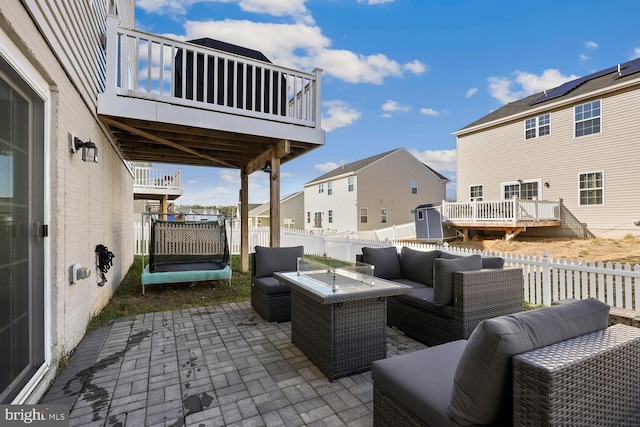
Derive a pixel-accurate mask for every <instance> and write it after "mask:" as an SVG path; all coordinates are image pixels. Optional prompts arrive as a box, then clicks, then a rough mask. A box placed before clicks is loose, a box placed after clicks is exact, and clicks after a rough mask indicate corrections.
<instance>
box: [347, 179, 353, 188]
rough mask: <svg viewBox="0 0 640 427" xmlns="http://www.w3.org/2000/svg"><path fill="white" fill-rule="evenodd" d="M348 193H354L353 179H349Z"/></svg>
mask: <svg viewBox="0 0 640 427" xmlns="http://www.w3.org/2000/svg"><path fill="white" fill-rule="evenodd" d="M347 191H353V177H352V176H350V177H349V178H347Z"/></svg>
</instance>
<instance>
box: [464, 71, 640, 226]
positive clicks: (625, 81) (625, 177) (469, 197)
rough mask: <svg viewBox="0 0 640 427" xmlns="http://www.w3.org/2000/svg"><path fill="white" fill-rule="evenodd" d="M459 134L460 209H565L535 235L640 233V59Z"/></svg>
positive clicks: (515, 105)
mask: <svg viewBox="0 0 640 427" xmlns="http://www.w3.org/2000/svg"><path fill="white" fill-rule="evenodd" d="M454 135H455V136H456V137H457V156H458V168H457V181H458V182H457V198H458V201H459V202H460V201H473V200H475V201H478V202H487V201H491V200H496V201H499V200H509V199H512V198H514V196H515V197H518V198H519V199H521V200H527V199H529V200H538V201H558V202H559V205H558V206H559V211H560V220H561V221H560V224H559V225H556V226H553V227H539V228H528V229H526V231H524V233H525V234H527V235H539V236H568V237H574V236H579V237H591V236H597V237H609V238H618V237H623V236H626V235H634V236H639V235H640V228H639V227H638V226H636V225H635V224H636V223H638V224H640V221H639V220H640V198H639V197H638V189H637V187H638V184H637V180H638V163H639V160H640V153H639V151H638V147H639V146H640V58H639V59H634V60H631V61H628V62H624V63H621V64H615V65H613V66H611V67H609V68H607V69H605V70H601V71H598V72H595V73H593V74H590V75H588V76H585V77H581V78H578V79H576V80H572V81H569V82H567V83H564V84H562V85H560V86H558V87H556V88H552V89H550V90H546V91H544V92H541V93H537V94H535V95H531V96H529V97H527V98H524V99H521V100H518V101H515V102H512V103H510V104H507V105H505V106H503V107H502V108H499V109H497V110H495V111H493V112H492V113H490V114H488V115H486V116H484V117H482V118H480V119H478V120H477V121H475V122H473V123H471V124H469V125H467V126H465V127H464V128H462V129H460V130H459V131H457V132H454ZM530 213H531V212H530Z"/></svg>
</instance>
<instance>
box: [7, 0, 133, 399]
mask: <svg viewBox="0 0 640 427" xmlns="http://www.w3.org/2000/svg"><path fill="white" fill-rule="evenodd" d="M90 3H92V4H93V8H92V6H91V5H90ZM105 3H106V2H102V1H101V2H97V1H96V2H75V1H74V2H53V1H50V2H45V1H39V2H36V1H25V2H24V4H25V5H26V6H27V8H28V11H27V9H25V6H24V5H23V2H20V1H19V0H3V1H2V2H0V33H1V34H0V35H1V36H2V39H3V40H5V39H6V40H9V41H10V43H11V46H9V47H10V48H11V49H8V50H9V51H15V52H19V53H16V54H15V55H14V56H15V57H14V58H2V60H6V61H7V62H9V63H10V64H12V63H14V62H15V63H17V64H19V65H18V67H20V64H25V66H24V67H23V68H24V70H23V69H18V70H17V71H18V73H19V74H21V75H25V73H27V74H28V73H32V74H37V75H35V76H33V79H34V80H38V81H43V82H45V84H46V85H48V89H49V91H50V93H51V97H50V99H48V100H46V102H45V117H46V119H45V126H46V131H45V135H46V136H45V138H46V137H47V135H48V138H47V141H46V142H45V149H46V148H47V147H48V151H46V152H45V162H46V163H47V166H46V171H48V175H47V176H46V177H45V182H46V183H47V184H48V187H49V190H48V198H47V199H46V200H45V211H46V212H48V215H47V216H48V217H49V237H48V238H47V239H48V240H49V242H48V245H47V246H48V247H49V248H50V250H49V252H48V253H46V254H45V258H46V261H45V262H46V263H47V264H48V265H49V266H50V267H49V270H48V271H49V275H48V276H47V277H46V278H45V280H46V282H47V283H46V284H45V289H46V290H47V291H48V295H47V296H46V297H45V304H47V307H46V308H45V312H47V313H48V314H47V316H46V320H45V323H46V325H47V327H48V330H49V332H50V333H49V336H48V337H47V342H48V344H49V346H50V348H49V349H48V353H49V354H50V359H49V360H48V362H49V364H50V366H51V367H50V369H49V371H48V373H47V374H46V375H45V377H44V378H43V380H42V381H41V382H40V384H39V385H38V386H37V387H36V389H35V390H34V392H33V393H32V394H31V396H30V397H29V398H28V399H27V401H28V402H32V403H33V402H36V401H37V400H38V399H39V396H40V395H41V394H42V393H43V392H44V391H45V390H46V387H47V385H48V381H47V379H50V378H51V377H52V376H53V375H54V374H55V367H56V364H57V361H58V358H59V357H61V356H63V355H66V354H68V353H69V352H70V351H72V350H73V349H74V348H75V347H76V346H77V345H78V343H79V342H80V340H81V339H82V337H83V336H84V334H85V331H86V327H87V324H88V322H89V320H90V319H91V317H92V316H94V315H95V314H97V313H98V312H99V311H100V310H101V309H102V307H104V305H105V304H107V302H108V301H109V298H110V297H111V295H112V294H113V292H114V290H115V288H116V287H117V286H118V284H119V283H120V281H121V280H122V278H123V277H124V275H125V274H126V273H127V270H128V268H129V266H130V265H131V264H132V262H133V227H132V226H131V215H132V214H133V203H132V200H133V196H132V186H133V177H132V175H131V173H130V171H129V170H128V168H127V167H126V166H125V164H124V162H123V161H122V159H121V157H120V156H119V154H118V153H117V152H116V151H115V150H114V148H113V146H112V144H111V141H110V139H109V137H108V135H107V133H106V131H105V129H104V127H103V126H102V125H101V124H100V122H99V121H98V119H97V117H96V115H95V111H96V109H95V102H88V100H91V99H94V98H95V96H96V90H97V82H98V81H99V80H100V77H99V72H98V69H99V67H96V65H95V62H97V60H96V59H94V60H92V58H91V55H94V56H95V55H96V51H97V50H98V49H97V46H93V45H92V46H89V45H86V46H84V45H82V44H83V43H85V42H83V41H80V39H85V38H89V39H91V40H93V41H95V39H96V37H97V36H96V34H97V33H98V29H99V28H101V27H102V26H103V25H104V23H103V18H104V15H105V11H104V10H103V9H100V7H103V8H104V7H106V6H105ZM130 3H131V4H132V3H133V2H130ZM59 8H65V13H72V15H71V17H68V16H66V15H65V16H64V18H63V20H62V21H60V20H59V18H60V17H61V15H62V14H63V11H62V10H58V9H59ZM98 10H101V13H96V11H98ZM30 13H31V14H32V15H30ZM44 16H47V18H46V19H45V20H44V21H37V22H34V20H33V19H44V18H43V17H44ZM55 25H59V26H61V28H58V29H56V30H55V31H54V30H52V28H53V26H55ZM61 33H64V34H65V37H64V38H63V39H58V40H56V41H52V40H47V39H48V38H49V36H52V37H56V34H58V35H59V34H61ZM81 34H83V36H82V37H81V36H80V35H81ZM72 39H73V40H74V41H73V43H71V40H72ZM76 43H80V45H77V44H76ZM91 43H92V42H91ZM91 43H90V44H91ZM52 49H55V50H52ZM77 49H80V50H83V51H85V52H83V53H82V55H84V56H83V58H84V59H82V60H80V59H77V58H76V59H71V57H70V56H69V55H71V56H73V55H72V54H70V53H69V52H75V51H76V50H77ZM90 51H91V52H90ZM58 58H61V59H60V61H59V60H58ZM65 58H66V59H65ZM71 63H73V65H70V64H71ZM89 64H92V65H89ZM68 66H71V67H72V68H71V69H69V68H67V67H68ZM87 68H88V69H87ZM25 70H26V71H25ZM25 77H27V78H28V77H29V76H28V75H26V76H25ZM27 83H29V82H28V81H27ZM70 132H72V133H74V134H75V135H77V136H78V137H79V138H80V139H82V140H84V141H88V140H91V141H93V142H95V143H96V145H97V146H98V149H99V160H98V163H89V162H83V161H82V158H81V153H77V154H72V153H70V152H69V133H70ZM98 244H103V245H105V246H107V247H108V248H109V250H110V251H112V252H113V253H114V254H115V258H114V260H113V267H112V268H111V269H110V270H109V272H108V273H107V279H108V281H107V283H106V285H105V286H103V287H99V286H98V282H99V281H100V278H99V275H98V272H97V270H96V255H95V248H96V245H98ZM76 263H79V264H81V265H82V266H86V267H89V268H90V270H91V276H90V277H89V278H87V279H85V280H81V281H79V282H78V283H76V284H73V285H71V284H70V267H71V265H73V264H76Z"/></svg>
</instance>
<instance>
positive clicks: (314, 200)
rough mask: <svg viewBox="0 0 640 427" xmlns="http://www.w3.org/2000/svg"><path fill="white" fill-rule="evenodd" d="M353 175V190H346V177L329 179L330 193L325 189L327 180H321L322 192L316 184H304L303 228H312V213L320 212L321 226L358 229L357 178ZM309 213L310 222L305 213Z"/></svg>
mask: <svg viewBox="0 0 640 427" xmlns="http://www.w3.org/2000/svg"><path fill="white" fill-rule="evenodd" d="M351 176H353V178H354V179H353V181H354V190H353V191H349V190H348V178H347V177H343V178H338V179H333V180H330V181H331V182H332V184H331V185H332V189H331V192H332V194H331V195H329V194H328V191H327V182H328V181H327V182H323V188H324V192H323V193H319V192H318V184H313V185H309V186H305V188H304V211H305V214H304V215H305V217H304V229H305V230H311V229H313V228H314V214H315V212H321V214H322V228H324V229H330V230H337V231H345V232H356V231H358V223H357V220H356V218H357V212H358V211H357V206H356V203H357V201H356V197H357V189H358V179H357V177H356V176H355V175H351ZM330 210H331V211H333V212H332V217H333V222H332V223H329V211H330ZM308 213H310V215H311V222H310V223H309V222H307V214H308Z"/></svg>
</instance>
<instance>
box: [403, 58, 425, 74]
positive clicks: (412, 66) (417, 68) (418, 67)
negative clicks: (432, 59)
mask: <svg viewBox="0 0 640 427" xmlns="http://www.w3.org/2000/svg"><path fill="white" fill-rule="evenodd" d="M402 68H404V69H405V70H408V71H411V72H412V73H414V74H422V73H424V72H425V71H427V66H426V65H424V64H423V63H422V62H420V61H418V60H417V59H414V60H413V61H411V62H407V63H406V64H404V65H403V66H402Z"/></svg>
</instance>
